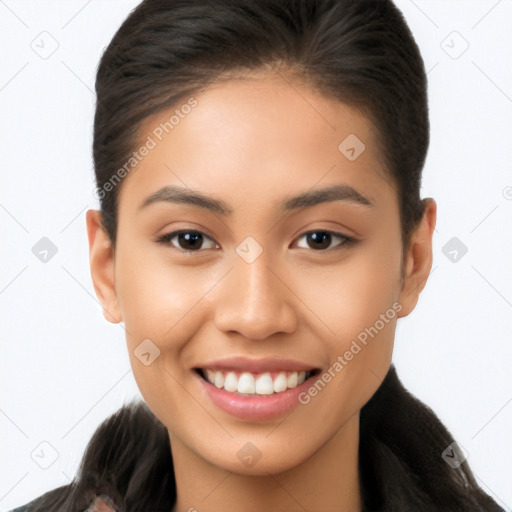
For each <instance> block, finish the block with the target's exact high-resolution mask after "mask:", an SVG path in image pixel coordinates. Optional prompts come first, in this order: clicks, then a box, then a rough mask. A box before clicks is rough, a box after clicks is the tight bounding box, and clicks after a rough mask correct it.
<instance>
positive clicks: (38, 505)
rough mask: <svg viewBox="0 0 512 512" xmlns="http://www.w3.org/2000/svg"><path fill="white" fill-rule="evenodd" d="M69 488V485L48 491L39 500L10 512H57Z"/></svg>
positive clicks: (35, 499) (36, 499)
mask: <svg viewBox="0 0 512 512" xmlns="http://www.w3.org/2000/svg"><path fill="white" fill-rule="evenodd" d="M69 487H70V486H69V484H66V485H62V486H60V487H57V488H55V489H52V490H51V491H47V492H45V493H44V494H41V495H40V496H38V497H37V498H34V499H33V500H32V501H29V502H28V503H25V504H24V505H20V506H19V507H17V508H14V509H12V510H9V511H8V512H55V511H56V510H57V508H58V507H59V505H60V504H61V503H62V501H63V500H64V499H65V498H66V496H67V491H68V490H69Z"/></svg>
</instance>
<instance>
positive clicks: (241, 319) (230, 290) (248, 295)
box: [215, 252, 297, 340]
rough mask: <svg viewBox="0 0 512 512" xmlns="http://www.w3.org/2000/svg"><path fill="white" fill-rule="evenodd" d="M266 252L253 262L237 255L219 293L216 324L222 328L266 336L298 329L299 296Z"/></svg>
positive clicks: (255, 336) (253, 337)
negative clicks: (273, 266)
mask: <svg viewBox="0 0 512 512" xmlns="http://www.w3.org/2000/svg"><path fill="white" fill-rule="evenodd" d="M264 255H265V252H263V254H261V255H260V256H259V257H258V258H257V259H256V260H255V261H253V262H251V263H247V262H246V261H244V260H243V259H242V258H240V257H236V258H235V260H234V267H233V268H232V270H231V271H230V272H228V274H227V275H226V276H225V278H224V280H223V282H222V287H221V288H220V294H219V296H218V297H217V302H216V309H215V324H216V326H217V328H218V329H219V330H220V331H223V332H231V333H232V332H236V333H238V334H240V335H241V336H243V337H244V338H245V339H249V340H264V339H267V338H269V337H270V336H272V335H275V334H277V333H291V332H293V331H294V330H295V329H296V326H297V313H296V309H295V307H294V304H295V302H294V301H297V298H296V297H295V296H294V294H293V291H292V290H291V289H290V288H289V284H288V283H286V279H283V276H280V275H279V272H276V271H275V270H273V269H272V268H270V267H269V264H268V263H269V262H268V260H267V259H266V257H265V256H264Z"/></svg>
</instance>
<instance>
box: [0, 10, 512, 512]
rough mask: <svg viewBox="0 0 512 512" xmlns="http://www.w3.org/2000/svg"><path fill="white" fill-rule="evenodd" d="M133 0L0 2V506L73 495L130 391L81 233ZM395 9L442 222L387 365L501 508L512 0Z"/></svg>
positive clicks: (507, 380)
mask: <svg viewBox="0 0 512 512" xmlns="http://www.w3.org/2000/svg"><path fill="white" fill-rule="evenodd" d="M137 3H138V0H128V1H127V0H89V1H86V0H76V1H69V0H68V1H58V2H57V1H29V0H26V1H25V0H17V1H15V0H0V41H1V48H2V64H1V66H0V108H1V123H0V130H1V132H0V140H1V144H2V151H1V160H0V172H1V176H2V187H1V188H0V222H1V258H2V259H1V265H0V315H1V320H2V322H1V333H2V338H1V340H2V341H1V342H2V346H1V348H2V350H1V354H2V356H1V359H0V361H1V363H0V364H1V367H0V372H1V379H2V386H1V395H0V429H1V433H2V435H1V440H2V451H1V458H0V460H1V468H0V511H5V510H9V509H11V508H13V507H15V506H19V505H21V504H24V503H26V502H27V501H29V500H31V499H33V498H35V497H36V496H39V495H40V494H42V493H43V492H46V491H48V490H50V489H53V488H55V487H57V486H59V485H63V484H66V483H68V482H69V481H70V479H71V478H72V476H73V475H74V473H75V471H76V469H77V467H78V463H79V461H80V458H81V456H82V453H83V450H84V448H85V445H86V443H87V441H88V440H89V438H90V437H91V435H92V433H93V431H94V430H95V428H96V427H97V426H98V424H99V423H100V422H101V421H102V420H103V419H104V418H105V417H106V416H107V415H109V414H110V413H112V412H114V411H115V410H117V409H118V408H119V407H120V406H121V405H122V404H123V402H125V401H128V400H129V399H131V398H132V397H133V396H137V395H138V394H139V393H138V389H137V386H136V384H135V381H134V379H133V375H132V373H131V369H130V364H129V359H128V354H127V351H126V345H125V339H124V331H123V329H122V327H121V326H120V325H112V324H110V323H108V322H106V321H105V320H104V318H103V316H102V313H101V308H100V306H99V304H98V302H97V300H96V297H95V295H94V291H93V287H92V283H91V279H90V274H89V267H88V246H87V237H86V231H85V211H86V209H88V208H97V206H98V205H97V201H96V199H95V198H94V196H93V193H92V192H93V187H94V183H93V168H92V159H91V144H92V124H93V115H94V101H95V96H94V92H93V91H94V79H95V72H96V66H97V64H98V61H99V58H100V55H101V52H102V50H103V48H104V47H105V46H106V45H107V44H108V43H109V41H110V39H111V38H112V36H113V35H114V33H115V31H116V30H117V29H118V27H119V26H120V24H121V23H122V21H123V20H124V19H125V17H126V16H127V15H128V13H129V11H130V10H131V9H132V8H133V7H134V6H135V5H137ZM397 5H398V7H399V8H400V9H401V10H402V12H403V13H404V15H405V17H406V19H407V22H408V23H409V26H410V27H411V30H412V32H413V34H414V36H415V38H416V40H417V42H418V44H419V46H420V49H421V52H422V55H423V58H424V61H425V66H426V69H427V70H428V79H429V95H430V118H431V145H430V150H429V156H428V160H427V163H426V166H425V169H424V178H423V188H422V196H423V197H434V198H435V199H436V201H437V203H438V224H437V228H436V231H435V235H434V263H433V270H432V274H431V277H430V279H429V281H428V283H427V286H426V288H425V290H424V291H423V293H422V295H421V297H420V301H419V303H418V306H417V308H416V310H415V311H414V312H413V313H412V314H411V315H410V316H409V317H407V318H405V319H401V320H400V321H399V322H398V327H397V337H396V345H395V355H394V361H395V365H396V367H397V370H398V374H399V376H400V377H401V379H402V381H403V382H404V384H405V385H406V387H407V388H408V389H409V390H410V391H411V392H413V393H414V394H415V395H416V396H418V397H419V398H420V399H422V400H423V401H424V402H425V403H427V404H428V405H430V406H431V407H432V408H433V409H434V411H435V412H436V413H437V414H438V416H439V417H440V419H441V421H443V422H444V423H445V425H446V426H447V427H448V429H449V430H450V431H451V432H452V434H453V435H454V437H455V439H457V441H458V443H459V444H460V445H462V446H463V447H464V448H465V450H467V452H468V454H469V459H468V460H469V463H470V466H471V468H472V469H473V471H474V473H475V475H476V476H477V480H478V482H479V483H480V484H481V485H482V487H483V488H484V489H485V490H486V491H487V492H488V493H489V494H491V495H492V496H493V497H494V498H495V499H496V500H497V501H498V502H499V503H500V504H501V505H502V506H503V507H504V508H505V509H506V510H508V511H510V510H512V487H511V486H510V482H511V479H512V478H511V477H512V475H511V470H510V460H511V459H512V438H511V436H510V432H511V431H512V430H511V425H512V403H511V402H512V379H511V376H510V375H511V374H510V366H511V363H512V343H511V335H510V331H511V328H512V265H511V262H512V165H511V162H512V122H511V121H512V66H511V55H512V35H511V28H510V27H511V21H512V0H500V1H497V0H477V1H465V0H451V1H450V0H423V1H420V0H415V1H414V2H413V1H412V0H400V1H397ZM44 31H46V32H47V33H48V34H50V35H48V34H43V35H40V34H41V32H44ZM454 31H455V32H457V33H458V34H453V32H454ZM41 38H45V39H44V43H41ZM52 38H53V39H54V40H55V41H56V42H52ZM462 38H463V39H462ZM464 40H465V41H467V44H469V46H468V48H467V50H466V51H464V53H462V54H461V55H458V54H459V53H460V52H461V51H462V50H463V49H464V47H465V44H466V43H464ZM43 44H44V47H45V48H46V50H48V49H51V48H52V44H53V45H55V46H56V45H57V44H58V48H57V49H56V51H55V52H54V53H53V54H52V55H51V56H49V57H48V58H46V59H43V58H41V57H40V56H39V55H38V54H37V53H36V51H34V50H33V47H34V48H37V45H39V46H40V47H41V46H43ZM39 51H43V50H42V49H40V50H39ZM454 57H457V58H454ZM44 236H46V237H48V238H49V239H50V240H51V241H52V242H53V243H54V244H55V245H56V246H57V248H58V252H57V254H56V255H55V256H54V257H53V258H51V259H50V260H49V261H48V262H46V263H43V262H41V261H40V260H39V259H38V258H36V256H35V255H34V254H33V253H32V247H33V246H34V245H35V244H36V243H37V242H38V241H39V240H40V239H41V238H42V237H44ZM452 237H457V238H458V239H459V240H460V241H461V242H462V243H464V245H465V246H466V247H467V248H468V252H467V254H465V255H464V256H463V257H462V258H460V259H459V260H458V261H457V262H455V263H454V262H452V261H450V259H449V258H448V257H447V256H445V254H444V253H443V252H442V249H443V247H444V246H445V244H446V243H447V242H448V241H449V240H450V239H451V238H452ZM42 442H44V443H45V444H43V445H40V443H42ZM46 443H49V444H50V445H51V446H52V447H53V448H51V447H50V446H48V444H46ZM52 450H56V452H57V454H58V456H57V459H56V461H55V462H54V463H53V464H52V465H51V466H50V467H49V468H48V469H42V468H41V467H40V466H39V465H38V464H37V463H36V462H35V461H36V460H37V461H38V462H39V463H40V464H45V463H49V462H51V460H52V459H51V458H52V456H53V453H54V452H53V451H52ZM31 454H32V455H31ZM37 455H39V457H37Z"/></svg>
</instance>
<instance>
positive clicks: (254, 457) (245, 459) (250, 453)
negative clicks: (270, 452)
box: [236, 442, 262, 468]
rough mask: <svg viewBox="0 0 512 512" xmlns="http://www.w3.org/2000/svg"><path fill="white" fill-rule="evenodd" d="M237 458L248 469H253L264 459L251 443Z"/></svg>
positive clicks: (244, 447) (243, 448) (245, 445)
mask: <svg viewBox="0 0 512 512" xmlns="http://www.w3.org/2000/svg"><path fill="white" fill-rule="evenodd" d="M236 456H237V457H238V458H239V459H240V461H241V462H242V464H244V465H245V466H247V467H248V468H252V467H253V466H254V465H255V464H256V463H257V462H258V461H259V460H260V459H261V457H262V454H261V452H260V451H259V450H258V448H257V447H256V446H254V444H252V443H251V442H249V443H245V444H244V445H243V446H242V448H240V450H238V452H237V454H236Z"/></svg>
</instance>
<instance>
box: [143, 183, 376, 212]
mask: <svg viewBox="0 0 512 512" xmlns="http://www.w3.org/2000/svg"><path fill="white" fill-rule="evenodd" d="M332 201H343V202H349V203H355V204H360V205H364V206H368V207H371V208H373V207H374V206H375V205H374V204H373V203H372V202H371V201H370V199H368V198H367V197H366V196H364V195H363V194H361V193H360V192H358V191H357V190H356V189H355V188H353V187H351V186H349V185H333V186H329V187H325V188H321V189H316V190H310V191H306V192H302V193H300V194H299V195H296V196H293V197H284V198H283V199H282V200H281V202H280V203H279V206H280V209H281V211H282V212H291V211H295V210H299V209H301V208H310V207H312V206H316V205H317V204H321V203H327V202H332ZM157 202H165V203H174V204H186V205H190V206H196V207H198V208H203V209H205V210H208V211H210V212H212V213H218V214H220V215H224V216H229V215H231V214H232V213H233V209H232V208H231V207H230V206H229V205H228V204H227V203H226V202H224V201H223V200H221V199H216V198H214V197H211V196H207V195H204V194H202V193H200V192H197V191H194V190H191V189H189V188H185V187H182V186H180V185H168V186H166V187H163V188H161V189H160V190H158V191H156V192H155V193H153V194H151V195H150V196H149V197H148V198H147V199H145V201H144V202H143V203H142V204H141V205H140V207H139V211H140V210H142V209H144V208H146V207H147V206H149V205H151V204H154V203H157Z"/></svg>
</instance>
